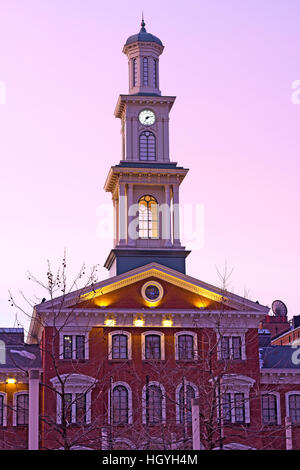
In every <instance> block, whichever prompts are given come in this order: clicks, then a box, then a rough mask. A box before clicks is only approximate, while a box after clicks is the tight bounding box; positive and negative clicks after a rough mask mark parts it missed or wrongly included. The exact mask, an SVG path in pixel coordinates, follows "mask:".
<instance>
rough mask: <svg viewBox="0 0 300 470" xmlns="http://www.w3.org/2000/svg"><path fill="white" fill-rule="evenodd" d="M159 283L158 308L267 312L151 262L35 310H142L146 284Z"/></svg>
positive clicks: (234, 295)
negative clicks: (150, 282) (62, 308)
mask: <svg viewBox="0 0 300 470" xmlns="http://www.w3.org/2000/svg"><path fill="white" fill-rule="evenodd" d="M150 280H152V281H155V282H158V283H160V284H161V286H162V288H163V291H164V295H163V297H162V299H161V300H160V301H159V302H158V303H157V304H156V305H152V306H153V307H157V308H168V309H170V308H173V309H191V308H197V309H201V310H217V309H220V308H225V309H230V310H235V311H252V312H258V313H265V314H266V313H267V312H268V311H269V308H268V307H265V306H263V305H260V304H258V303H256V302H252V301H250V300H248V299H245V298H243V297H240V296H238V295H236V294H233V293H230V292H227V291H226V292H225V291H223V290H222V289H220V288H218V287H216V286H212V285H210V284H207V283H205V282H203V281H200V280H198V279H196V278H193V277H191V276H188V275H186V274H183V273H181V272H179V271H175V270H173V269H171V268H168V267H166V266H163V265H160V264H158V263H150V264H147V265H145V266H142V267H139V268H136V269H134V270H131V271H128V272H126V273H123V274H120V275H118V276H114V277H111V278H108V279H105V280H104V281H101V282H98V283H96V284H94V285H93V286H89V287H86V288H84V289H81V290H78V291H75V292H72V293H70V294H68V295H66V296H65V297H64V298H62V297H59V298H57V299H54V300H52V301H49V302H44V303H43V304H40V305H39V306H37V309H38V311H47V309H55V307H56V306H57V308H61V306H62V303H63V307H64V308H80V309H85V308H86V309H88V308H97V307H98V308H99V307H102V308H105V307H110V308H113V307H115V308H139V307H140V308H141V307H150V306H151V305H150V304H148V303H147V302H146V301H145V299H144V298H143V297H142V295H141V289H142V286H143V285H144V284H145V283H146V282H147V281H150Z"/></svg>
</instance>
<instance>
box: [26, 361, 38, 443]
mask: <svg viewBox="0 0 300 470" xmlns="http://www.w3.org/2000/svg"><path fill="white" fill-rule="evenodd" d="M39 377H40V373H39V371H38V370H30V371H29V417H28V449H29V450H38V448H39V383H40V378H39Z"/></svg>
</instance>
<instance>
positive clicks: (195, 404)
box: [192, 398, 201, 450]
mask: <svg viewBox="0 0 300 470" xmlns="http://www.w3.org/2000/svg"><path fill="white" fill-rule="evenodd" d="M192 435H193V450H200V449H201V447H200V413H199V398H194V399H193V400H192Z"/></svg>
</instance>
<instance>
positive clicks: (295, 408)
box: [289, 395, 300, 424]
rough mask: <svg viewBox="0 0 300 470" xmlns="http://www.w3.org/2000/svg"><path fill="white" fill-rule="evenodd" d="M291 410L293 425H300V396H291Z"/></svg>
mask: <svg viewBox="0 0 300 470" xmlns="http://www.w3.org/2000/svg"><path fill="white" fill-rule="evenodd" d="M289 409H290V418H291V420H292V423H297V424H300V395H290V396H289Z"/></svg>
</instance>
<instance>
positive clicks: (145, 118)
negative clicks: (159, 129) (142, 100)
mask: <svg viewBox="0 0 300 470" xmlns="http://www.w3.org/2000/svg"><path fill="white" fill-rule="evenodd" d="M139 120H140V123H141V124H143V126H152V124H154V123H155V114H154V112H153V111H151V110H150V109H144V110H143V111H141V112H140V114H139Z"/></svg>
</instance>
